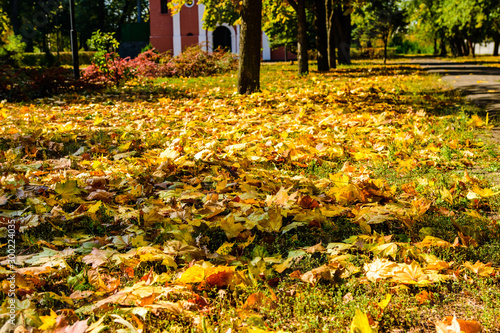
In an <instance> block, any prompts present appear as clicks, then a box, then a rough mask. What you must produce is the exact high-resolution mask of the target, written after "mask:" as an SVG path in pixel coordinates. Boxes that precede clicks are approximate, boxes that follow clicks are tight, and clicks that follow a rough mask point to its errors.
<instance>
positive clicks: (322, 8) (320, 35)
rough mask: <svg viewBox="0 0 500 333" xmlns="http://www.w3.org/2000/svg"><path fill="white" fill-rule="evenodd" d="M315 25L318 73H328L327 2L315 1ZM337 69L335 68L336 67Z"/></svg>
mask: <svg viewBox="0 0 500 333" xmlns="http://www.w3.org/2000/svg"><path fill="white" fill-rule="evenodd" d="M313 9H314V25H315V27H316V49H317V52H318V53H317V57H318V71H320V72H321V71H328V70H329V69H330V62H329V60H328V27H329V22H328V21H327V20H328V19H329V17H328V16H327V4H326V2H325V0H314V3H313ZM334 67H335V66H334Z"/></svg>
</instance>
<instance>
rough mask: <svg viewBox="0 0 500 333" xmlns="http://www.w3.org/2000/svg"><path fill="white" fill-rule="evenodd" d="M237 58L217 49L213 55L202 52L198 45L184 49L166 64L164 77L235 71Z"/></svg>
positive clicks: (208, 74)
mask: <svg viewBox="0 0 500 333" xmlns="http://www.w3.org/2000/svg"><path fill="white" fill-rule="evenodd" d="M237 66H238V62H237V58H236V56H234V55H233V54H232V53H230V52H226V51H224V50H222V49H218V50H216V51H214V52H213V53H209V52H207V51H204V50H202V48H201V47H200V46H199V45H196V46H191V47H188V48H186V49H185V50H184V51H183V52H182V53H181V54H179V55H178V56H175V57H174V58H172V60H171V61H169V62H168V64H166V67H167V68H166V70H164V71H163V72H165V75H164V76H183V77H196V76H210V75H214V74H217V73H222V72H226V71H229V70H233V69H236V67H237Z"/></svg>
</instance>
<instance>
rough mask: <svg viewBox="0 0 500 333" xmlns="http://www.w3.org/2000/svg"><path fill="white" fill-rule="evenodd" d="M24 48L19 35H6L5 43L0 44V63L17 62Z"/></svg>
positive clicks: (24, 45)
mask: <svg viewBox="0 0 500 333" xmlns="http://www.w3.org/2000/svg"><path fill="white" fill-rule="evenodd" d="M25 48H26V44H25V43H23V42H22V38H21V36H16V35H14V34H10V35H9V36H8V37H7V43H6V44H5V45H3V46H0V64H1V63H3V62H4V63H5V62H7V63H11V64H15V65H17V64H19V62H20V60H21V58H22V52H23V51H24V49H25Z"/></svg>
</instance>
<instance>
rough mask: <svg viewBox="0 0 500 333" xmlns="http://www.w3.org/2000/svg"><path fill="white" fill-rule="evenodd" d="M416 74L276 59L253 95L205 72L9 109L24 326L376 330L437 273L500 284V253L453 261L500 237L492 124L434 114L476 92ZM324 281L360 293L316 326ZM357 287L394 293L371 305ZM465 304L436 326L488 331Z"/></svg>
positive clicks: (5, 165) (8, 173) (1, 198)
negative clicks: (165, 91) (305, 68)
mask: <svg viewBox="0 0 500 333" xmlns="http://www.w3.org/2000/svg"><path fill="white" fill-rule="evenodd" d="M415 71H416V69H415V68H410V69H406V71H405V70H404V69H401V68H399V67H394V68H391V69H381V70H380V69H378V70H377V69H375V70H373V69H368V68H364V67H359V68H353V69H345V70H338V71H336V72H332V73H329V74H323V75H321V76H310V77H300V78H296V77H293V74H291V73H293V72H292V71H291V70H290V71H289V72H287V71H286V70H284V69H283V68H279V67H278V68H276V71H274V72H272V71H271V72H270V73H267V74H266V75H268V76H269V77H268V78H267V79H269V80H272V81H274V82H275V86H274V87H275V88H274V91H263V92H262V93H257V94H253V95H249V96H238V95H234V94H233V93H232V91H233V89H231V88H230V89H227V91H226V92H221V86H217V87H213V88H210V86H209V85H208V84H207V83H206V81H203V79H200V81H197V84H198V85H197V86H196V87H192V86H190V87H188V86H186V84H187V83H186V81H182V80H178V81H175V82H171V83H170V84H171V85H178V86H177V89H178V90H185V91H186V92H188V91H189V94H190V95H189V94H188V95H187V96H185V97H184V98H181V97H179V98H176V99H174V98H171V97H169V96H156V97H155V98H153V99H152V100H150V101H137V102H134V101H125V100H120V99H116V97H115V96H114V95H105V96H75V95H68V98H67V99H66V100H48V99H46V100H45V101H43V103H40V104H38V105H18V104H4V105H2V107H1V108H0V120H1V122H2V127H1V128H0V147H1V148H2V149H1V150H0V171H1V178H0V216H1V220H0V223H1V224H0V237H7V236H8V233H7V225H8V224H9V223H12V221H14V223H15V226H16V251H17V252H16V254H17V257H16V267H15V269H14V270H12V269H10V268H9V267H8V266H7V264H6V263H7V260H6V258H2V260H4V261H0V264H2V265H3V266H2V267H1V268H0V275H1V276H2V278H4V277H7V276H10V275H12V274H13V275H15V277H16V301H15V311H16V320H17V324H18V325H22V326H24V327H27V328H30V329H32V330H33V331H35V332H36V331H40V332H41V331H43V332H84V331H85V332H100V331H103V330H108V331H112V330H116V331H125V330H126V331H130V332H153V331H161V330H168V331H179V332H183V331H187V330H190V329H194V330H196V331H201V332H213V331H215V330H217V331H219V332H231V331H233V330H242V331H247V332H264V331H275V330H276V331H289V330H290V331H296V330H301V331H307V330H312V331H318V330H322V329H324V330H330V331H332V330H337V331H341V330H346V329H349V330H350V331H351V332H376V331H377V329H378V328H380V329H381V330H382V329H386V330H389V329H391V328H393V327H392V326H391V325H394V324H391V322H392V321H394V320H395V318H397V316H396V315H395V314H396V313H399V312H398V311H401V309H406V306H405V305H404V304H403V303H398V302H403V301H402V299H407V298H402V296H401V295H403V294H405V293H406V294H407V295H409V296H408V297H410V298H411V299H412V300H413V302H415V304H416V305H417V306H421V307H422V309H426V307H433V306H434V305H433V304H436V302H439V296H438V293H436V291H435V290H436V289H435V288H439V286H445V288H448V287H449V288H450V290H452V289H453V286H454V285H455V284H456V283H464V284H465V285H471V284H474V283H480V281H484V280H485V279H488V281H493V282H492V283H493V285H496V284H498V278H499V276H500V269H499V268H498V265H499V261H498V260H496V261H495V262H494V263H491V262H489V263H488V262H487V261H485V260H484V259H485V258H484V257H482V258H478V260H475V261H470V260H449V259H447V258H446V255H447V253H448V254H450V253H451V255H455V254H460V253H465V252H467V251H469V250H470V249H472V250H474V249H479V248H480V247H481V246H482V245H483V244H488V243H489V242H491V241H492V240H493V239H495V238H496V237H498V235H499V230H498V221H497V220H496V217H495V214H494V213H495V212H498V209H499V205H498V202H497V201H495V200H496V198H498V194H499V192H498V190H499V189H498V188H495V187H492V186H491V185H490V184H489V183H488V182H487V181H485V180H480V179H479V178H477V177H475V176H473V175H472V174H471V172H472V171H471V170H472V167H479V166H484V163H494V162H495V163H496V161H498V152H496V151H493V150H491V149H493V148H491V149H490V148H488V149H486V148H485V147H486V146H487V145H486V143H485V142H483V141H482V139H480V137H479V136H476V135H475V133H476V131H478V129H481V128H483V129H484V128H487V127H488V122H487V121H486V120H485V119H483V118H480V117H478V116H470V115H467V114H465V113H461V114H458V115H457V114H454V115H448V116H443V115H439V114H433V112H436V110H437V109H445V110H448V111H449V110H454V108H455V105H456V103H457V101H460V100H457V99H455V98H454V97H452V98H444V99H440V97H439V96H442V95H441V94H442V93H443V91H444V90H442V88H441V87H439V86H438V85H437V84H434V83H432V82H433V81H432V79H431V80H429V79H428V78H426V77H424V76H422V75H419V74H416V73H415ZM405 73H410V74H405ZM264 76H265V75H264ZM228 78H229V79H230V80H232V79H231V78H230V77H228ZM265 80H266V78H265V77H264V81H265ZM418 82H420V83H421V86H425V89H429V88H430V87H429V86H430V85H434V86H432V88H433V89H435V90H433V92H434V94H433V95H430V94H429V93H428V91H427V92H426V90H425V89H424V88H422V90H416V89H415V88H412V85H414V84H415V83H418ZM143 84H144V81H143ZM157 84H158V82H157ZM218 84H221V83H220V82H219V83H218ZM130 87H131V88H130ZM123 89H124V94H125V95H127V96H130V94H131V92H132V91H133V90H131V91H127V90H126V89H140V87H138V86H137V85H136V84H133V82H131V83H130V84H127V85H126V86H125V87H124V88H123ZM417 92H418V93H419V94H421V96H418V98H417V99H414V94H416V93H417ZM221 96H222V97H221ZM417 100H418V102H417ZM100 101H101V102H100ZM488 152H489V153H488ZM495 154H497V155H495ZM491 165H493V164H491ZM463 170H469V171H470V172H463ZM391 173H393V174H394V175H395V176H394V177H392V178H390V177H389V176H388V175H389V174H391ZM439 174H443V175H444V174H446V177H445V179H442V178H440V177H439ZM497 185H498V184H497ZM442 220H446V221H448V223H449V224H448V226H449V227H451V228H448V227H447V228H444V229H440V228H439V226H438V225H437V224H436V221H442ZM2 243H4V242H2ZM464 251H465V252H464ZM467 253H469V252H467ZM462 258H463V257H462ZM471 258H472V257H471ZM490 258H491V257H490ZM497 259H498V258H497ZM492 260H495V259H492ZM475 281H479V282H475ZM7 287H8V286H4V293H2V294H1V295H2V296H1V297H2V302H3V304H2V307H1V308H0V313H2V317H3V318H5V319H6V318H7V316H8V312H9V310H8V308H7V306H8V297H7V296H6V295H7V293H6V288H7ZM311 287H312V289H309V288H311ZM315 290H323V291H324V292H325V294H329V293H330V292H332V291H333V292H334V293H337V292H336V290H338V293H339V295H340V296H339V297H340V298H339V302H340V304H344V305H343V306H344V307H345V309H342V308H338V305H337V304H336V303H332V302H331V301H330V303H331V304H329V303H328V302H324V301H321V302H318V303H317V305H315V306H316V308H315V309H313V311H315V312H314V313H315V314H316V317H317V318H316V319H317V320H318V321H317V324H315V325H319V326H314V325H313V324H311V323H306V322H304V321H303V320H301V318H300V317H299V314H300V311H306V310H304V307H305V306H307V305H308V304H314V303H311V302H313V301H314V299H312V298H311V296H310V295H313V294H314V291H315ZM356 290H359V292H360V294H363V293H365V292H366V293H367V294H370V293H373V294H374V296H373V297H374V298H377V299H372V300H366V301H363V302H364V303H359V305H357V306H356V305H355V304H356V302H357V301H356V302H354V301H352V300H353V299H354V298H355V297H356V298H355V299H356V300H360V301H359V302H362V301H361V299H362V298H361V296H362V295H361V296H357V295H353V294H355V293H357V292H358V291H356ZM370 290H371V291H370ZM433 295H434V296H433ZM318 297H319V296H318ZM335 297H337V296H335ZM496 302H497V303H498V300H497V301H496ZM496 308H497V309H498V307H496ZM301 309H302V310H301ZM335 309H338V310H335ZM290 311H292V312H293V313H290ZM335 311H338V312H335ZM422 313H423V314H422V315H423V316H425V313H426V312H425V311H423V312H422ZM453 314H454V313H448V314H447V315H450V316H452V315H453ZM391 318H392V319H391ZM465 319H472V320H470V321H466V320H464V318H456V317H450V318H445V320H444V321H443V320H442V318H438V317H436V315H430V314H429V315H428V317H425V320H424V319H422V320H421V321H420V323H419V325H424V326H425V322H426V321H427V320H431V323H432V325H431V328H430V330H431V331H435V330H438V332H460V330H463V327H465V326H466V325H469V326H470V327H474V329H476V330H471V331H469V332H477V331H478V330H479V329H480V327H481V325H480V324H479V323H478V322H477V321H476V320H475V319H476V318H465ZM308 320H309V319H308ZM483 324H484V325H488V326H489V328H490V329H496V327H494V325H495V323H494V321H490V322H487V323H483ZM5 325H6V326H5V327H6V329H7V328H8V325H9V324H8V323H6V324H5ZM304 325H305V326H304ZM307 325H313V326H307ZM395 325H396V328H397V327H398V326H397V324H395ZM457 325H458V326H457ZM306 326H307V327H309V328H307V327H306ZM469 326H467V327H469ZM457 327H458V328H457ZM402 328H403V329H405V330H409V327H402ZM421 328H422V327H421ZM439 330H441V331H439Z"/></svg>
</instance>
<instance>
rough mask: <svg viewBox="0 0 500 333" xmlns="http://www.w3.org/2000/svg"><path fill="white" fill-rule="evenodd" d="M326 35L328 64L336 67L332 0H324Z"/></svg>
mask: <svg viewBox="0 0 500 333" xmlns="http://www.w3.org/2000/svg"><path fill="white" fill-rule="evenodd" d="M325 12H326V13H325V19H326V35H327V37H326V38H327V45H328V65H329V67H330V68H335V67H337V57H336V52H335V48H336V43H335V33H334V24H333V23H334V21H333V16H334V0H325Z"/></svg>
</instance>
